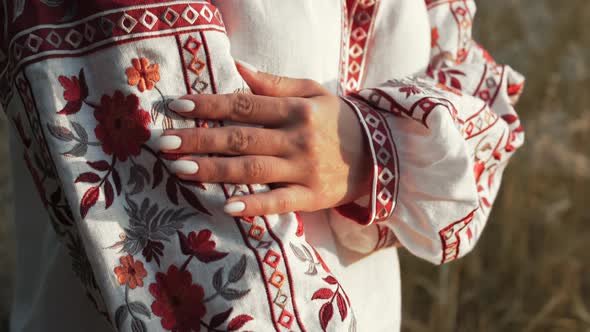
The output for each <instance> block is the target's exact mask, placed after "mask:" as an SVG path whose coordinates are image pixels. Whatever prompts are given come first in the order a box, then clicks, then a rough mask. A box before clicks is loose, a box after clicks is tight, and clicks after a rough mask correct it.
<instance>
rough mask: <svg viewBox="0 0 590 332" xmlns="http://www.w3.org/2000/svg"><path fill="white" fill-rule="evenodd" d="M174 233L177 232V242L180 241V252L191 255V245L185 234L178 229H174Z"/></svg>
mask: <svg viewBox="0 0 590 332" xmlns="http://www.w3.org/2000/svg"><path fill="white" fill-rule="evenodd" d="M176 233H178V242H180V251H182V253H183V254H185V255H187V256H190V255H192V254H193V251H192V249H191V246H190V244H189V242H188V238H187V237H186V235H184V234H183V233H182V232H180V231H176Z"/></svg>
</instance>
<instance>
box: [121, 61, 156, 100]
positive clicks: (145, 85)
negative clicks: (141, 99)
mask: <svg viewBox="0 0 590 332" xmlns="http://www.w3.org/2000/svg"><path fill="white" fill-rule="evenodd" d="M131 64H132V65H133V66H132V67H129V68H127V70H126V71H125V73H126V74H127V83H129V85H137V88H138V89H139V91H140V92H144V91H145V90H146V89H147V90H153V89H154V86H155V83H156V82H158V81H160V65H159V64H157V63H156V64H153V65H150V62H149V60H148V59H146V58H140V59H133V60H131Z"/></svg>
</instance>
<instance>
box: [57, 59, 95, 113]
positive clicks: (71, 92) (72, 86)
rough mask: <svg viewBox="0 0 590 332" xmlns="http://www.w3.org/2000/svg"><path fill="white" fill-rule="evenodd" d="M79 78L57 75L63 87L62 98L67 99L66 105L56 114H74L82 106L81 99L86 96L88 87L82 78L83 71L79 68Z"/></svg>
mask: <svg viewBox="0 0 590 332" xmlns="http://www.w3.org/2000/svg"><path fill="white" fill-rule="evenodd" d="M79 76H80V78H78V77H76V76H72V77H70V78H68V77H66V76H59V77H58V78H57V80H58V81H59V84H61V86H62V87H63V88H64V93H63V96H64V99H65V100H66V101H67V103H66V106H64V108H63V109H62V110H61V111H59V112H58V113H57V114H65V115H68V114H75V113H78V112H79V111H80V109H81V108H82V103H83V101H84V100H85V99H86V98H87V97H88V87H87V86H86V81H85V78H84V71H83V70H80V74H79Z"/></svg>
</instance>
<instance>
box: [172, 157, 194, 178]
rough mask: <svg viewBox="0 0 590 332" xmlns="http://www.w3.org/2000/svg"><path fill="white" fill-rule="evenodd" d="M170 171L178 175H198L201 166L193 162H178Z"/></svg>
mask: <svg viewBox="0 0 590 332" xmlns="http://www.w3.org/2000/svg"><path fill="white" fill-rule="evenodd" d="M170 170H171V171H172V172H174V173H177V174H187V175H188V174H196V173H197V172H198V171H199V164H197V163H196V162H194V161H192V160H177V161H174V162H172V163H171V164H170Z"/></svg>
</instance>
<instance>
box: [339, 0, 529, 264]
mask: <svg viewBox="0 0 590 332" xmlns="http://www.w3.org/2000/svg"><path fill="white" fill-rule="evenodd" d="M457 3H459V2H457ZM460 3H461V6H455V2H449V1H432V0H428V1H426V4H427V8H428V15H429V19H430V23H431V37H432V40H431V59H430V64H429V66H428V69H427V71H426V73H424V74H421V75H414V76H410V77H405V78H401V79H392V80H390V81H387V82H385V83H383V84H381V85H380V86H377V87H373V88H365V89H362V90H360V91H358V92H357V93H353V94H350V95H348V96H345V97H344V99H345V100H346V101H347V102H348V103H349V105H350V106H351V107H353V108H354V109H355V111H356V112H357V113H358V115H359V118H360V119H361V122H362V124H363V126H364V128H365V132H366V134H367V135H368V137H369V141H370V146H371V152H372V156H371V158H372V160H373V164H374V181H373V183H374V185H373V192H372V194H371V197H370V200H369V205H368V208H364V207H363V205H362V204H359V203H353V204H349V205H347V206H343V207H340V208H338V209H336V212H338V214H340V215H343V216H346V217H348V218H349V219H352V220H355V221H357V223H358V225H352V227H351V224H350V223H348V224H347V225H344V224H342V223H334V222H333V223H332V224H333V226H335V231H336V234H337V236H338V237H339V240H340V242H341V243H342V244H344V245H345V246H348V247H350V248H351V249H354V250H357V251H360V252H370V251H373V250H376V249H379V248H381V247H383V246H387V245H391V244H394V243H397V241H399V242H400V243H401V244H402V245H403V246H404V247H406V248H407V249H408V250H409V251H410V252H411V253H413V254H415V255H416V256H418V257H421V258H423V259H426V260H428V261H430V262H432V263H436V264H440V263H446V262H449V261H452V260H454V259H457V258H459V257H462V256H463V255H465V254H466V253H468V252H469V251H470V250H472V249H473V247H474V246H475V244H476V242H477V240H478V239H479V237H480V235H481V233H482V231H483V229H484V226H485V225H486V222H487V219H488V216H489V214H490V210H491V208H492V204H493V202H494V200H495V198H496V195H497V194H498V190H499V187H500V181H501V178H502V173H503V171H504V169H505V167H506V165H507V163H508V161H509V159H510V157H511V156H512V154H513V153H514V151H515V150H516V149H517V148H518V147H520V146H521V145H522V144H523V142H524V133H523V129H522V127H521V125H520V120H519V118H518V115H517V114H516V111H515V109H514V105H515V103H516V101H517V100H518V97H519V96H520V94H521V92H522V88H523V86H524V78H523V76H522V75H520V74H519V73H517V72H516V71H514V70H513V69H512V68H510V67H509V66H506V65H502V64H498V63H496V62H495V61H494V60H493V59H492V58H491V57H490V55H489V54H488V53H487V52H486V50H485V49H484V48H483V47H481V46H480V45H479V44H478V43H476V42H475V41H474V40H473V39H472V38H471V33H472V30H471V22H473V15H474V13H475V10H476V8H475V3H474V2H473V1H463V2H460Z"/></svg>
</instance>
